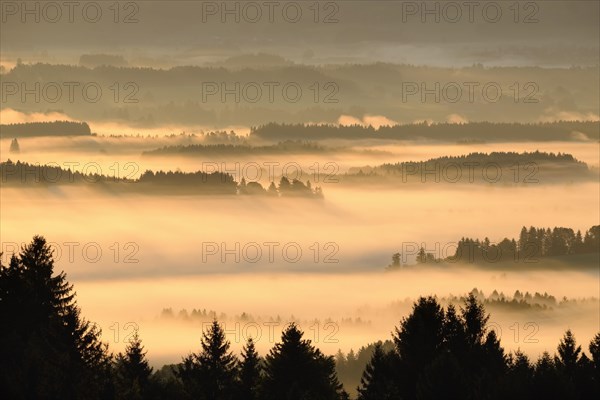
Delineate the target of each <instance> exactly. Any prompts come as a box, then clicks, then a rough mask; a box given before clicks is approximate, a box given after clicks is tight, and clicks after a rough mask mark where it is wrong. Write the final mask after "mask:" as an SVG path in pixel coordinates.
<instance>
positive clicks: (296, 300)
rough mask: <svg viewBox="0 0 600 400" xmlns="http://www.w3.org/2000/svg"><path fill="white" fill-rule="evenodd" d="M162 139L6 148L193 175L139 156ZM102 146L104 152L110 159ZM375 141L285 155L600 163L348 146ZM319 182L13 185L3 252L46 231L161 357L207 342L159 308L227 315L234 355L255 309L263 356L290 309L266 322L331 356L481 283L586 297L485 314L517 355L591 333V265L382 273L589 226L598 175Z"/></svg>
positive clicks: (125, 328)
mask: <svg viewBox="0 0 600 400" xmlns="http://www.w3.org/2000/svg"><path fill="white" fill-rule="evenodd" d="M166 143H169V139H167V138H164V137H159V138H157V139H152V140H148V139H141V138H106V137H91V138H85V139H83V138H81V139H73V138H67V139H65V138H62V139H60V138H54V139H51V138H36V139H27V138H24V139H22V140H20V146H21V149H22V150H21V153H19V154H9V153H8V152H7V149H8V146H9V141H6V140H3V141H2V142H1V143H0V144H1V147H2V148H1V150H2V154H3V156H2V157H3V160H5V159H6V158H8V156H10V157H11V158H13V160H17V159H21V160H23V161H28V162H34V163H35V162H37V163H40V164H45V163H51V162H56V163H59V164H60V165H62V163H64V162H65V160H69V162H78V163H80V165H81V167H83V166H85V165H86V164H90V163H92V162H93V163H98V165H99V166H100V168H101V169H102V171H103V172H104V173H107V172H106V171H109V172H108V173H109V174H110V171H111V167H112V168H113V170H114V168H119V169H122V168H124V165H125V164H126V163H127V162H132V163H135V164H136V167H137V169H136V171H135V174H133V175H132V176H131V177H137V175H138V174H139V173H140V172H141V171H144V170H145V169H148V168H150V169H158V168H161V169H173V170H175V169H181V170H184V171H194V170H197V169H200V168H201V167H202V162H203V161H206V159H204V158H203V159H194V158H189V157H188V158H185V157H158V158H154V157H141V156H140V154H141V151H143V150H145V149H149V148H156V147H160V146H162V145H165V144H166ZM329 144H330V145H341V143H340V142H333V141H332V142H331V143H329ZM98 148H104V149H107V150H108V151H106V152H102V153H101V152H98V150H97V149H98ZM365 149H368V150H377V151H374V152H371V153H369V152H357V153H354V154H352V155H350V156H348V155H345V156H339V155H336V154H333V155H301V156H298V157H295V156H292V158H291V159H290V160H285V161H287V162H290V161H294V162H297V163H299V164H301V165H302V166H303V168H308V167H309V166H310V165H312V164H314V163H315V162H317V163H321V164H324V163H325V162H336V163H339V173H343V172H344V171H346V170H347V168H349V167H352V166H360V165H368V164H380V163H383V162H397V161H401V160H415V161H418V160H424V159H428V158H431V157H434V156H437V155H461V154H466V153H468V152H471V151H491V150H494V151H502V150H507V151H509V150H510V151H533V150H537V149H540V150H543V151H554V152H559V151H560V152H568V153H571V154H573V155H574V156H575V157H576V158H578V159H580V160H583V161H586V162H588V163H590V165H595V166H597V165H598V146H597V144H595V143H584V142H578V143H562V142H561V143H558V142H556V143H555V142H550V143H544V144H543V145H541V144H535V143H502V144H494V145H489V144H477V145H468V146H467V145H455V144H425V143H422V142H407V143H400V144H398V143H396V144H393V145H390V144H386V143H381V144H378V145H377V146H373V143H361V144H360V145H358V146H355V148H354V150H365ZM275 159H279V161H280V162H282V163H283V162H284V161H283V160H281V158H280V157H279V158H278V157H271V158H269V157H266V158H257V157H249V158H248V159H247V160H246V161H245V160H244V159H237V160H236V159H234V158H232V159H231V160H230V159H219V160H216V161H218V162H225V161H226V162H231V163H235V162H236V161H237V162H240V163H242V164H243V163H244V162H246V163H249V162H258V163H261V162H265V161H269V160H270V161H273V160H275ZM213 161H215V160H213ZM115 163H117V164H118V166H117V167H115ZM75 168H76V169H77V168H80V166H76V167H75ZM132 171H133V170H128V171H121V172H126V173H131V172H132ZM88 172H94V171H88ZM306 178H311V177H304V179H306ZM320 184H321V185H322V186H323V190H324V195H325V197H324V199H323V200H313V199H288V198H264V197H252V196H250V197H240V196H227V197H219V196H176V195H158V194H157V195H145V194H125V193H121V192H119V191H110V190H106V189H101V188H100V187H99V185H95V184H93V183H91V184H89V185H87V186H85V187H72V186H49V187H47V188H41V187H28V188H11V187H3V189H2V191H1V199H0V200H1V201H2V224H1V228H0V234H1V237H2V251H3V252H4V253H5V254H4V255H3V261H4V262H7V261H8V257H9V256H10V254H11V253H13V252H14V251H16V250H17V248H18V246H19V245H20V244H22V243H26V242H28V241H29V240H30V239H31V237H32V236H33V235H34V234H42V235H44V236H45V237H46V238H47V239H48V241H50V242H51V244H52V245H53V246H54V247H55V249H56V253H55V259H56V262H57V270H64V271H65V272H66V273H67V274H68V278H69V280H70V281H71V282H72V283H74V284H75V289H76V291H77V298H78V302H79V304H80V305H81V306H82V309H83V314H84V315H85V316H86V318H88V319H89V320H91V321H94V322H95V323H97V324H98V325H99V326H100V327H101V328H102V329H103V338H104V339H105V340H106V341H108V342H109V343H110V345H111V349H112V350H113V351H119V350H122V349H123V348H124V346H125V343H124V338H126V337H127V334H128V333H131V330H130V329H132V327H133V325H127V324H128V323H135V324H137V325H136V326H138V327H139V331H140V335H141V336H142V337H143V339H144V344H145V345H146V346H147V348H148V350H149V353H148V355H149V357H150V361H151V362H152V364H153V365H155V366H161V365H162V364H163V363H173V362H178V361H179V360H180V357H181V356H183V355H185V354H186V353H187V352H189V351H195V350H197V348H198V343H199V342H198V341H199V338H200V335H201V331H202V325H201V324H200V322H198V321H196V322H186V321H183V320H180V319H177V318H175V319H165V318H160V314H161V311H162V310H163V308H169V307H170V308H172V309H173V311H174V313H175V315H177V313H178V312H179V310H181V309H187V311H188V312H191V310H192V309H194V308H197V309H207V310H214V311H215V312H216V313H217V316H219V315H221V313H225V314H227V317H226V318H223V322H224V323H225V324H226V328H227V329H230V330H233V331H232V332H230V333H229V334H228V339H229V340H231V341H232V342H233V347H234V349H235V350H236V351H238V350H239V349H240V347H241V345H242V344H243V342H244V336H240V335H245V334H252V332H253V331H252V329H254V330H256V324H254V325H252V324H251V325H248V324H247V323H246V325H244V324H242V325H240V327H239V328H238V327H237V326H236V325H235V323H236V321H237V322H239V320H235V319H234V316H239V315H241V314H242V313H244V312H245V313H248V314H250V315H252V316H253V318H254V319H252V320H251V321H257V324H258V325H259V326H260V327H261V329H262V331H261V334H262V337H261V338H259V340H258V343H257V347H258V350H259V351H260V352H261V353H262V354H265V352H266V351H268V349H269V348H270V347H271V346H272V344H273V343H272V340H271V339H269V326H270V325H264V323H265V322H267V321H269V319H271V318H272V319H277V317H280V320H279V321H278V323H277V325H272V326H273V328H272V329H273V331H272V333H273V335H274V338H275V339H276V338H278V335H279V332H280V330H281V329H282V328H283V327H284V325H285V323H286V322H289V321H291V320H292V318H293V319H294V320H297V321H299V322H300V326H301V327H302V328H303V329H304V330H305V332H306V333H307V337H308V338H311V339H313V340H315V342H316V343H317V344H318V345H319V347H320V348H322V350H323V351H325V352H326V353H328V354H334V353H335V352H336V351H337V350H338V349H341V350H342V351H345V352H347V351H348V350H350V349H351V348H353V349H355V350H356V349H358V348H359V347H360V346H363V345H366V344H367V343H370V342H373V341H376V340H385V339H388V338H390V333H391V331H392V330H393V328H394V326H397V325H398V323H399V321H400V319H401V318H402V317H403V316H406V315H408V313H409V311H410V305H411V301H412V300H415V299H416V298H417V297H418V296H421V295H436V296H438V297H440V298H442V297H445V296H448V295H450V294H453V295H459V296H460V295H465V294H466V293H468V292H469V291H470V290H471V289H473V288H475V287H476V288H478V289H480V290H482V291H483V292H484V293H485V294H486V295H489V294H490V293H491V292H492V291H493V290H497V291H498V292H504V293H505V294H507V295H509V296H510V295H512V294H513V293H514V292H515V290H520V291H522V292H526V291H528V292H530V293H534V292H540V293H544V292H547V293H549V294H551V295H553V296H555V297H556V298H557V299H558V300H560V299H562V298H563V296H565V297H567V298H569V299H579V300H581V299H588V300H587V301H586V302H584V303H581V304H577V305H572V306H570V307H568V308H565V307H562V308H560V309H554V310H546V311H543V312H541V311H536V312H533V311H532V312H529V311H514V312H506V311H500V310H494V309H493V308H491V309H490V310H488V311H489V312H491V313H492V316H491V320H490V321H491V322H492V324H491V325H490V326H491V327H493V328H494V329H497V330H502V335H503V336H502V338H503V340H502V344H503V346H504V347H505V349H506V350H507V351H514V350H516V349H521V350H523V351H524V352H526V353H528V354H530V355H531V356H532V357H536V356H537V355H538V354H540V353H541V352H542V351H544V350H548V351H551V352H552V351H553V350H554V347H555V346H556V343H557V342H558V339H559V338H560V337H561V335H562V333H563V332H564V330H565V329H566V328H571V329H573V331H574V332H575V334H576V336H577V339H578V341H579V342H580V343H586V342H588V341H589V339H590V338H591V337H592V336H593V334H594V333H595V331H597V328H598V323H599V320H598V315H599V311H600V309H599V307H598V297H599V295H600V293H599V289H600V287H599V284H598V282H599V281H598V278H599V277H598V272H597V271H596V272H593V270H589V269H588V270H580V271H577V270H574V269H573V266H572V265H569V264H568V263H566V264H565V265H564V266H562V267H561V268H562V270H560V269H559V270H556V268H554V267H553V268H552V270H547V269H545V267H544V266H545V264H544V263H545V261H544V260H538V261H539V262H538V263H537V264H536V265H534V266H533V267H532V268H526V266H524V265H523V264H515V265H514V268H512V269H510V268H509V269H500V268H497V266H495V265H490V268H489V269H488V270H481V269H479V270H478V269H467V268H466V267H463V266H460V265H443V266H439V267H433V268H423V269H415V270H412V271H401V272H393V273H392V272H390V273H386V272H384V269H385V267H386V266H387V265H388V264H390V262H391V255H392V254H393V253H395V252H402V253H403V254H404V255H405V257H406V262H407V263H409V264H410V263H413V262H414V258H415V255H416V250H417V248H418V246H421V245H422V246H424V247H425V248H426V249H427V251H430V252H433V253H435V255H436V257H439V258H444V257H446V256H450V255H452V254H451V253H452V251H453V249H454V247H453V246H454V244H455V243H456V242H457V241H458V240H459V239H460V238H461V237H473V238H480V239H483V238H484V237H489V238H490V240H491V241H492V242H499V241H500V240H502V239H503V238H504V237H508V238H518V235H519V231H520V228H521V227H522V226H524V225H525V226H538V227H554V226H565V227H570V228H573V229H575V230H581V231H582V232H584V231H585V230H586V229H588V228H589V227H590V226H592V225H594V224H597V223H598V220H599V219H600V211H599V210H598V207H597V204H598V203H599V201H600V194H599V192H598V190H597V187H598V186H597V183H595V182H581V183H563V184H553V185H546V184H544V183H543V182H540V183H539V184H534V185H525V186H508V187H506V186H494V185H452V184H431V185H422V186H420V187H417V188H416V189H415V188H412V189H410V190H408V189H407V190H402V188H400V190H389V189H373V188H361V187H353V186H345V185H341V184H338V183H335V182H329V183H326V182H320ZM34 186H35V185H34ZM298 250H299V251H300V253H301V254H299V253H298ZM407 299H409V300H407ZM348 318H350V319H351V320H352V321H353V322H352V323H349V322H348V321H347V319H348ZM358 318H360V320H359V322H357V319H358ZM315 319H317V320H318V322H315ZM329 319H331V320H329ZM342 319H345V320H346V322H343V321H342ZM207 320H209V319H207ZM328 322H330V323H329V324H327V323H328ZM531 323H534V324H537V325H535V326H534V325H531ZM326 324H327V325H326ZM515 324H518V325H515ZM317 327H318V329H319V336H318V337H317V336H315V335H317V333H316V329H317ZM534 330H535V332H534ZM117 332H118V335H120V336H119V337H118V338H116V337H115V335H116V334H117ZM236 332H237V336H236ZM255 333H256V332H255ZM517 334H519V335H520V336H519V337H516V336H515V335H517ZM532 335H533V336H532ZM525 338H527V340H525ZM534 339H535V340H534Z"/></svg>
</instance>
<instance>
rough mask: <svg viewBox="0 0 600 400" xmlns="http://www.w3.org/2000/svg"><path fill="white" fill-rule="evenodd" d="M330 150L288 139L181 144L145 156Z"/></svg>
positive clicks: (300, 152)
mask: <svg viewBox="0 0 600 400" xmlns="http://www.w3.org/2000/svg"><path fill="white" fill-rule="evenodd" d="M327 151H330V149H327V148H325V147H323V146H320V145H319V144H317V143H313V142H307V141H301V140H286V141H284V142H279V143H277V144H274V145H269V146H249V145H245V144H209V145H205V144H191V145H187V146H186V145H179V146H164V147H162V148H160V149H156V150H150V151H145V152H143V153H142V155H145V156H162V155H192V156H194V155H202V156H206V155H250V154H251V155H263V154H264V155H270V154H286V153H292V154H303V153H324V152H327Z"/></svg>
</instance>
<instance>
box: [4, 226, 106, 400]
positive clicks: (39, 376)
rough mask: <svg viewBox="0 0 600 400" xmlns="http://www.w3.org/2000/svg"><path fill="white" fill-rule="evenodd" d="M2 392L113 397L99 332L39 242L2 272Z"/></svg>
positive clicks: (35, 240) (10, 394)
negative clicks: (84, 313)
mask: <svg viewBox="0 0 600 400" xmlns="http://www.w3.org/2000/svg"><path fill="white" fill-rule="evenodd" d="M0 321H1V324H2V329H1V330H0V370H2V373H1V374H0V387H1V388H2V390H3V395H4V396H3V397H4V398H10V399H22V398H28V399H33V398H56V399H58V398H60V399H99V398H107V397H108V396H110V390H111V388H110V386H111V385H110V379H109V378H110V362H111V361H110V357H109V356H108V354H107V346H106V345H105V344H103V343H102V342H100V339H99V338H100V331H99V330H98V329H97V328H96V327H95V326H93V325H91V324H90V323H89V322H87V321H85V320H84V319H83V318H81V317H80V310H79V307H78V306H77V303H76V302H75V293H74V292H73V287H72V286H71V285H70V284H69V283H68V282H67V280H66V275H65V273H64V272H61V273H60V274H54V260H53V258H52V250H51V248H50V246H49V245H48V244H47V243H46V240H45V239H44V238H43V237H41V236H35V237H34V238H33V240H32V242H31V243H30V244H28V245H27V246H25V247H23V248H22V250H21V253H20V254H19V255H18V256H13V257H12V258H11V261H10V264H9V266H8V267H4V266H0Z"/></svg>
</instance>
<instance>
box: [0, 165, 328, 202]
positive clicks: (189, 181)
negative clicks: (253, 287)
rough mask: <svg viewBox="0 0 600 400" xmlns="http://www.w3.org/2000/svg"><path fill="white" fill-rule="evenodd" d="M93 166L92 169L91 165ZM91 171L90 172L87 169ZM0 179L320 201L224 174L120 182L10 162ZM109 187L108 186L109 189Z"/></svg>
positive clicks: (288, 185) (287, 187)
mask: <svg viewBox="0 0 600 400" xmlns="http://www.w3.org/2000/svg"><path fill="white" fill-rule="evenodd" d="M92 166H93V165H92ZM91 169H93V168H91ZM0 179H1V181H2V184H3V185H7V186H15V187H23V188H26V187H36V186H38V187H39V186H41V187H44V186H49V185H90V186H91V187H94V188H98V189H106V188H110V189H111V190H112V191H119V190H121V191H124V192H126V191H142V192H145V193H153V192H157V193H160V194H181V193H193V194H208V195H266V196H271V197H278V196H281V197H308V198H322V197H323V190H322V189H321V187H320V186H315V187H314V188H313V186H312V184H311V182H310V181H306V182H302V181H300V180H299V179H291V180H290V179H288V178H286V177H285V176H282V177H281V178H280V179H279V183H278V184H275V182H271V183H270V184H269V186H268V187H267V188H265V187H263V185H262V184H261V183H260V182H254V181H253V182H246V179H245V178H242V179H241V180H240V181H239V182H237V181H236V180H235V177H234V176H233V175H231V174H229V173H225V172H219V171H214V172H203V171H196V172H182V171H167V172H165V171H162V170H161V171H156V172H155V171H150V170H147V171H145V172H143V173H142V174H141V175H140V177H139V178H137V179H129V178H120V177H114V176H108V175H101V174H98V173H84V172H79V171H72V170H71V169H70V168H69V169H65V168H62V167H61V166H55V165H37V164H29V163H25V162H20V161H17V162H13V161H11V160H10V159H9V160H8V161H6V162H2V163H0ZM109 185H112V186H109Z"/></svg>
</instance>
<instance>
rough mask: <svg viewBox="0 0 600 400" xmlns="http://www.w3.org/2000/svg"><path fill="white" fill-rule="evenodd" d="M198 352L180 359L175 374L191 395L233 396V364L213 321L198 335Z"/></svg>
mask: <svg viewBox="0 0 600 400" xmlns="http://www.w3.org/2000/svg"><path fill="white" fill-rule="evenodd" d="M201 347H202V349H201V351H200V353H198V354H195V353H192V354H190V355H189V356H187V357H185V358H184V359H183V363H182V365H180V366H179V369H178V376H179V378H180V379H181V380H182V383H183V385H184V388H185V390H186V392H187V393H188V394H189V395H190V396H191V397H195V398H200V399H207V400H209V399H210V400H229V399H232V398H234V395H235V376H236V363H237V360H236V358H235V356H234V355H233V354H232V353H231V352H230V351H229V348H230V343H229V341H228V340H226V339H225V332H224V331H223V328H222V327H221V325H220V324H219V323H218V322H217V321H216V320H214V321H213V322H212V324H211V325H210V327H209V328H208V329H207V330H206V331H205V332H204V333H203V334H202V340H201Z"/></svg>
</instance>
